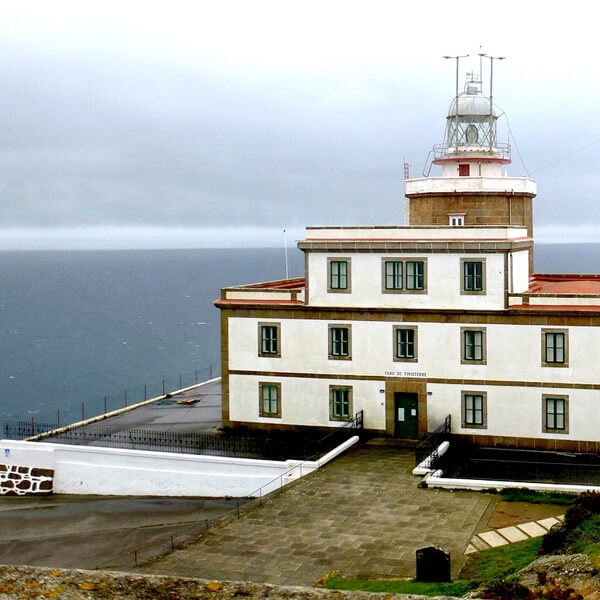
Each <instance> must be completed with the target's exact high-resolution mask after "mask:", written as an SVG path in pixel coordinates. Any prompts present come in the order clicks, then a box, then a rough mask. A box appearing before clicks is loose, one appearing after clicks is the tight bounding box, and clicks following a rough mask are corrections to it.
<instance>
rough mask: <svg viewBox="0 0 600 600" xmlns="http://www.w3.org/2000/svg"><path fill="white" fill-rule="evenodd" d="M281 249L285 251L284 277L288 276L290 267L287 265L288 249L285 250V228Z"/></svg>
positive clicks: (287, 277)
mask: <svg viewBox="0 0 600 600" xmlns="http://www.w3.org/2000/svg"><path fill="white" fill-rule="evenodd" d="M283 250H284V253H285V278H286V279H289V278H290V268H289V265H288V251H287V235H286V231H285V229H284V230H283Z"/></svg>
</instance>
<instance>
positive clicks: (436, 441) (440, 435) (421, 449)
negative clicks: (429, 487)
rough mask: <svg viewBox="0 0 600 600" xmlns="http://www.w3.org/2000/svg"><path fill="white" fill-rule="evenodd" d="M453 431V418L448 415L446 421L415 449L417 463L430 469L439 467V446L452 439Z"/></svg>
mask: <svg viewBox="0 0 600 600" xmlns="http://www.w3.org/2000/svg"><path fill="white" fill-rule="evenodd" d="M451 431H452V418H451V416H450V415H448V416H447V417H446V418H445V419H444V422H443V423H442V424H441V425H440V426H439V427H437V429H435V430H434V431H432V432H431V433H429V435H428V436H427V437H426V438H425V439H424V440H423V441H422V442H420V443H419V445H418V446H417V447H416V449H415V461H416V464H417V465H422V466H423V467H425V468H428V469H434V468H438V467H439V463H440V454H439V451H438V449H439V447H440V444H441V443H442V442H444V441H447V440H449V439H450V434H451Z"/></svg>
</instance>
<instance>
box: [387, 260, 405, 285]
mask: <svg viewBox="0 0 600 600" xmlns="http://www.w3.org/2000/svg"><path fill="white" fill-rule="evenodd" d="M384 265H385V267H384V268H385V275H384V277H385V289H386V290H401V289H403V288H404V275H403V273H404V268H403V266H404V263H403V262H402V261H401V260H386V261H384Z"/></svg>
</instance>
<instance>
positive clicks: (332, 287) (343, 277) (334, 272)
mask: <svg viewBox="0 0 600 600" xmlns="http://www.w3.org/2000/svg"><path fill="white" fill-rule="evenodd" d="M328 269H329V284H328V288H327V291H329V292H349V291H350V259H348V258H345V259H332V258H330V259H329V260H328Z"/></svg>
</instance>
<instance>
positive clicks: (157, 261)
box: [0, 243, 600, 424]
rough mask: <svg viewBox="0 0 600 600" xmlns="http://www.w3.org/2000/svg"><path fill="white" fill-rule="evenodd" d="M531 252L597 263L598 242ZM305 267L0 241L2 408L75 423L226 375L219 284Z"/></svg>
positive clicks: (221, 252) (271, 260)
mask: <svg viewBox="0 0 600 600" xmlns="http://www.w3.org/2000/svg"><path fill="white" fill-rule="evenodd" d="M534 258H535V271H536V272H537V273H600V243H598V244H586V243H582V244H536V246H535V251H534ZM303 269H304V254H303V253H302V252H301V251H300V250H298V249H297V248H295V247H294V248H288V249H287V251H285V249H284V248H229V249H221V248H219V249H196V250H193V249H192V250H190V249H177V250H158V249H157V250H55V251H41V250H23V251H14V250H5V251H0V273H2V286H0V356H1V357H2V360H1V364H0V417H1V418H2V420H3V421H5V422H6V421H18V420H29V419H34V420H35V421H36V422H38V423H48V424H56V423H58V422H60V423H61V424H66V423H70V422H74V421H77V420H79V419H81V418H82V417H84V418H88V417H91V416H94V415H97V414H101V413H102V412H105V410H114V409H116V408H120V407H122V406H124V405H125V404H134V403H136V402H140V401H142V400H144V399H145V398H146V397H147V398H151V397H154V396H157V395H160V394H161V393H163V390H166V391H172V390H174V389H178V388H179V387H181V386H187V385H191V384H193V383H195V382H196V381H203V380H206V379H208V378H210V377H216V376H219V375H220V347H219V345H220V318H219V311H218V309H217V308H215V306H214V305H213V302H214V301H215V300H216V299H218V298H219V296H220V290H221V288H223V287H227V286H232V285H241V284H248V283H256V282H259V281H269V280H274V279H283V278H285V277H286V274H289V276H290V277H297V276H302V275H303Z"/></svg>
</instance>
